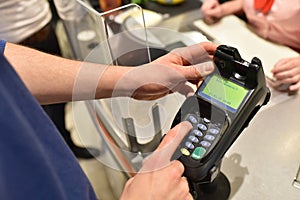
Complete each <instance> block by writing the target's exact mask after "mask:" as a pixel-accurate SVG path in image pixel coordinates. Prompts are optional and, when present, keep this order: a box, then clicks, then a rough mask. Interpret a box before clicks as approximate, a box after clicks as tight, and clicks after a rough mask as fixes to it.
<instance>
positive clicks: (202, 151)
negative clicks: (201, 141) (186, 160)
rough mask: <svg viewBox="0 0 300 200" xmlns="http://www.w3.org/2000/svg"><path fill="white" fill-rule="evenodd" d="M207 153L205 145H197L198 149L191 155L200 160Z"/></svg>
mask: <svg viewBox="0 0 300 200" xmlns="http://www.w3.org/2000/svg"><path fill="white" fill-rule="evenodd" d="M205 153H206V150H205V149H204V148H203V147H196V149H195V150H194V151H193V153H192V155H191V157H192V158H193V159H195V160H200V159H201V158H202V157H203V156H204V154H205Z"/></svg>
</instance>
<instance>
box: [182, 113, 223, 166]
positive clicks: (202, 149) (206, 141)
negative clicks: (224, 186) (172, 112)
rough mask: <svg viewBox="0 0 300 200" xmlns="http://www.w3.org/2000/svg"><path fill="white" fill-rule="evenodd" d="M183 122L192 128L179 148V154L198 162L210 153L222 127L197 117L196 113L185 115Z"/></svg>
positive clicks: (219, 136)
mask: <svg viewBox="0 0 300 200" xmlns="http://www.w3.org/2000/svg"><path fill="white" fill-rule="evenodd" d="M184 120H185V121H189V122H190V123H191V124H192V125H193V128H192V129H191V130H190V132H189V133H188V135H187V136H186V137H185V140H184V141H183V143H182V145H181V146H180V153H181V154H182V155H183V156H187V157H190V158H192V159H193V160H196V161H197V160H200V159H202V158H203V157H204V156H205V155H207V154H208V153H209V152H210V150H211V149H212V148H213V147H214V146H215V144H216V143H217V142H218V140H219V139H220V138H221V133H222V129H223V128H224V125H223V123H220V122H214V121H212V120H211V119H209V118H207V117H203V118H202V117H199V115H198V114H197V113H195V114H187V115H186V116H185V118H184Z"/></svg>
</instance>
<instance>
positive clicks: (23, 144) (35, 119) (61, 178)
mask: <svg viewBox="0 0 300 200" xmlns="http://www.w3.org/2000/svg"><path fill="white" fill-rule="evenodd" d="M0 199H5V200H14V199H16V200H20V199H30V200H62V199H68V200H77V199H78V200H86V199H89V200H90V199H96V196H95V193H94V191H93V189H92V187H91V184H90V182H89V181H88V179H87V177H86V176H85V174H84V172H83V171H82V169H81V167H80V166H79V164H78V162H77V160H76V158H75V156H74V155H73V154H72V152H71V151H70V150H69V148H68V147H67V145H66V144H65V142H64V140H63V138H62V137H61V135H60V134H59V132H58V131H57V130H56V128H55V126H54V124H53V123H52V122H51V121H50V119H49V118H48V116H47V115H46V114H45V113H44V111H43V110H42V108H41V107H40V105H39V104H38V102H37V101H36V99H35V98H34V97H33V96H32V95H31V93H30V92H29V91H28V90H27V88H26V87H25V85H24V84H23V82H22V81H21V79H20V78H19V77H18V76H17V74H16V72H15V71H14V69H13V68H12V67H11V65H10V64H9V63H8V62H7V60H6V59H5V58H4V56H3V55H2V54H1V53H0Z"/></svg>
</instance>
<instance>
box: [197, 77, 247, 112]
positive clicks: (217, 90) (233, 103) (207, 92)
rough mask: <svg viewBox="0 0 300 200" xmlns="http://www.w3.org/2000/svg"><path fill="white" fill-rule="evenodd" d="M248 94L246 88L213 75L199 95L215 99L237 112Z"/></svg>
mask: <svg viewBox="0 0 300 200" xmlns="http://www.w3.org/2000/svg"><path fill="white" fill-rule="evenodd" d="M247 92H248V90H247V89H246V88H244V87H242V86H240V85H238V84H236V83H234V82H231V81H229V80H226V79H224V78H222V77H220V76H216V75H213V76H212V77H211V78H210V79H209V81H208V82H207V83H206V86H205V87H204V89H203V90H202V91H199V93H198V94H199V95H200V96H203V97H206V98H207V97H208V98H209V99H211V98H213V99H215V100H217V101H218V102H221V103H222V104H225V105H226V106H229V107H230V108H232V109H233V111H236V110H237V109H238V107H239V106H240V104H241V103H242V102H243V99H244V98H245V96H246V95H247Z"/></svg>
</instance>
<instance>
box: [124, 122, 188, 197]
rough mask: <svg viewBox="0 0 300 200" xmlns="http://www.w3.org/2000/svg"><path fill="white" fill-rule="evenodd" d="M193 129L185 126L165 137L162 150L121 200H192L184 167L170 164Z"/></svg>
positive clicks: (150, 160)
mask: <svg viewBox="0 0 300 200" xmlns="http://www.w3.org/2000/svg"><path fill="white" fill-rule="evenodd" d="M191 128H192V126H191V124H190V123H189V122H182V123H180V124H178V125H177V126H176V127H174V128H173V129H172V130H170V131H169V133H168V134H167V135H166V136H165V137H164V139H163V141H162V142H161V144H160V145H159V147H158V148H157V149H156V150H155V151H154V152H153V154H152V155H151V156H150V157H149V158H147V159H146V160H145V161H144V163H143V167H142V168H141V170H140V172H139V173H138V174H136V175H135V176H134V177H133V178H131V179H130V180H129V181H128V182H127V183H126V185H125V188H124V191H123V193H122V195H121V200H127V199H128V200H140V199H143V200H152V199H157V200H159V199H162V200H192V199H193V197H192V195H191V194H190V193H189V187H188V182H187V180H186V178H185V177H182V174H183V172H184V166H183V165H182V164H181V163H180V162H179V161H177V160H175V161H170V158H171V156H172V155H173V154H174V152H175V149H176V148H177V147H178V145H179V144H180V142H181V140H182V139H183V137H184V136H185V135H186V134H187V133H188V131H189V130H190V129H191Z"/></svg>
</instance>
